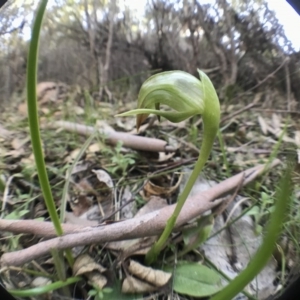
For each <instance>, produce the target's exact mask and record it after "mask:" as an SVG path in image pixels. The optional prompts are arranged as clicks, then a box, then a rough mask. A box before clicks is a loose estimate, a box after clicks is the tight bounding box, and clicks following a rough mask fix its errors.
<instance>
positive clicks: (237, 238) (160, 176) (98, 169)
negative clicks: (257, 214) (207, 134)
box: [0, 98, 300, 299]
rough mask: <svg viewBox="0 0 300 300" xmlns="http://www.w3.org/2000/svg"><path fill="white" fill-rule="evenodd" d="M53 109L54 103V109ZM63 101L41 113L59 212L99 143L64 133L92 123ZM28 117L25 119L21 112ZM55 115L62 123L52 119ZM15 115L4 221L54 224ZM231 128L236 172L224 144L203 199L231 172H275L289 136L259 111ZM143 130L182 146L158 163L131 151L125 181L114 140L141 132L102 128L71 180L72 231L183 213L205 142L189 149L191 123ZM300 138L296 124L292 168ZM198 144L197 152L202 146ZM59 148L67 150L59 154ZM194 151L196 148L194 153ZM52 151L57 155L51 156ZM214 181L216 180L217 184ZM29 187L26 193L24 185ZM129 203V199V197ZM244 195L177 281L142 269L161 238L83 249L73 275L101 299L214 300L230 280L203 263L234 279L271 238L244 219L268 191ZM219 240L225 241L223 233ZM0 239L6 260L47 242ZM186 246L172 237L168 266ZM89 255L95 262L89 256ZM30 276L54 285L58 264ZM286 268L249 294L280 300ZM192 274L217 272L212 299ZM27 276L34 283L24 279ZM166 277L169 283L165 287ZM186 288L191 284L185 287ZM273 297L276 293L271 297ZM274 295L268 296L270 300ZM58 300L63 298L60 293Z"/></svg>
mask: <svg viewBox="0 0 300 300" xmlns="http://www.w3.org/2000/svg"><path fill="white" fill-rule="evenodd" d="M64 99H65V98H64ZM51 101H52V102H53V100H51ZM57 101H58V102H57V103H59V104H57V103H56V106H55V105H54V106H53V108H51V107H50V109H48V110H41V111H40V114H41V120H42V122H43V123H42V126H41V127H42V140H43V141H44V153H45V159H46V162H47V168H48V175H49V178H50V182H51V186H52V188H53V193H54V198H55V201H56V203H57V206H59V204H60V200H61V195H62V192H61V191H62V187H63V184H64V180H65V174H66V167H68V166H69V165H70V164H72V163H73V162H74V159H75V158H76V157H77V155H78V152H79V151H80V147H81V145H82V143H83V141H84V140H85V139H86V137H85V135H88V134H90V133H88V132H90V131H87V132H86V133H84V132H82V131H81V132H78V133H77V132H76V130H74V129H73V132H68V128H65V127H64V126H61V127H60V125H63V124H62V123H61V120H68V119H71V120H74V119H72V117H76V120H77V122H78V124H80V125H85V124H87V123H86V119H85V118H86V117H87V115H86V112H85V109H84V108H82V107H80V106H78V107H79V108H80V109H79V108H78V109H77V108H74V109H73V110H69V111H68V112H67V113H66V110H65V108H64V106H67V107H69V104H68V103H65V104H64V103H63V102H59V101H60V99H57ZM46 102H47V101H45V103H46ZM54 102H55V101H54ZM41 106H43V103H41ZM74 107H75V106H74ZM95 109H97V110H99V115H101V108H99V107H96V108H95ZM108 111H109V110H107V112H108ZM20 113H21V114H22V112H20ZM52 113H53V115H51V114H52ZM227 113H228V114H230V109H229V110H227ZM6 114H7V115H6V116H5V117H6V119H7V124H6V123H3V125H1V127H0V129H1V130H0V133H1V136H0V138H2V139H3V140H4V143H1V151H0V155H1V166H0V172H1V181H2V182H3V184H4V188H5V186H6V185H8V184H9V187H10V188H9V189H8V190H7V191H8V192H7V193H8V194H7V195H6V196H5V197H6V198H7V199H9V201H6V205H5V206H4V211H2V214H3V216H4V218H8V217H9V216H12V213H13V212H14V218H16V219H19V220H22V219H28V218H29V219H36V218H42V219H43V220H46V219H47V218H48V215H47V211H46V209H45V206H44V204H43V199H42V195H41V192H40V190H39V188H38V187H39V184H38V179H37V175H36V173H35V166H34V161H33V157H32V154H31V146H30V143H29V140H28V137H27V136H28V129H27V128H26V126H25V127H24V119H22V118H19V119H18V118H16V116H15V115H12V114H11V112H9V111H7V112H6ZM107 115H108V113H107ZM46 116H47V117H46ZM49 116H51V118H54V119H52V120H51V123H52V124H54V122H55V119H56V120H57V121H58V123H57V126H56V128H59V127H60V129H59V130H58V131H55V130H54V129H52V128H50V127H49V126H48V125H49V121H48V120H49ZM12 119H14V120H15V121H14V126H11V125H10V124H12V123H11V120H12ZM149 120H150V119H149ZM59 122H60V123H59ZM226 123H227V124H222V125H226V126H225V128H224V129H223V130H222V135H223V138H224V141H225V151H226V156H227V160H228V161H227V164H226V162H224V160H223V157H222V154H221V151H222V150H221V149H220V148H219V144H218V143H217V142H216V143H215V148H214V151H213V154H212V159H211V160H210V162H209V163H208V164H207V167H206V168H205V170H204V174H203V175H204V176H205V178H206V179H203V178H202V179H200V181H199V183H197V184H196V185H195V186H194V190H193V193H195V195H197V193H201V191H203V190H205V189H207V188H213V186H214V184H215V181H222V180H223V179H224V178H226V175H225V171H226V170H227V169H228V168H230V173H232V174H235V173H237V172H240V171H243V170H244V169H245V168H248V167H251V166H253V165H256V164H259V163H266V162H268V160H269V157H270V154H271V150H272V149H273V147H274V145H276V143H278V139H279V137H280V135H281V133H282V130H284V127H285V126H286V118H284V117H283V116H282V115H279V114H276V113H273V114H271V115H270V114H269V113H265V114H264V113H262V112H261V111H260V112H258V113H256V112H255V111H253V114H246V113H243V114H242V115H237V116H235V117H234V118H232V119H230V120H228V121H227V122H226ZM6 125H7V126H6ZM144 125H145V126H146V127H145V128H147V129H145V131H144V134H146V135H147V137H155V138H156V137H159V138H161V139H163V140H165V141H166V142H167V143H166V144H167V145H170V146H171V148H170V149H172V145H174V148H173V149H172V150H173V151H170V152H164V151H160V152H157V155H156V154H155V155H154V153H153V154H150V153H148V152H147V151H141V150H131V151H133V152H134V153H135V156H134V164H133V165H132V164H127V165H125V169H124V170H125V172H121V170H120V169H113V168H111V164H112V157H117V156H118V155H119V156H118V159H119V160H125V161H126V158H127V156H128V153H129V152H128V151H127V148H126V147H124V146H123V147H122V149H121V150H120V151H121V152H119V153H117V152H116V148H115V146H110V145H109V144H107V139H106V136H105V135H106V134H109V133H114V132H116V131H118V130H122V131H131V130H132V129H133V122H132V120H131V118H118V119H117V120H114V118H113V116H112V115H111V116H108V117H106V118H105V119H104V120H101V123H99V124H98V125H96V126H97V128H102V130H103V131H104V135H102V136H101V134H99V135H98V136H97V137H96V139H95V140H94V141H93V143H92V144H91V145H90V147H89V148H88V151H86V153H85V155H84V157H83V158H82V160H81V161H80V162H79V163H78V164H77V165H76V166H75V171H74V172H73V174H71V177H72V179H71V185H70V189H69V192H68V193H69V200H68V203H67V206H66V213H67V214H66V220H65V221H67V222H69V223H70V224H74V223H75V224H82V226H99V224H108V223H109V222H119V221H121V220H122V219H124V218H132V217H134V218H137V217H140V216H143V215H146V214H147V213H151V212H153V211H157V210H159V209H161V208H163V207H166V206H167V205H168V204H171V203H174V201H175V200H176V197H177V195H178V193H179V191H180V190H182V185H183V182H184V179H183V178H184V177H185V176H188V175H189V173H190V169H189V168H187V167H184V166H185V165H186V164H191V163H192V162H193V158H194V157H195V152H193V149H192V148H193V146H192V145H194V147H195V148H198V147H199V145H200V143H201V139H200V138H201V136H199V134H198V136H197V139H196V141H192V140H191V141H189V140H188V139H189V137H192V136H191V135H190V133H191V127H190V125H189V123H188V122H184V123H182V124H181V123H179V124H172V123H170V122H167V121H163V122H162V123H161V124H160V123H158V122H156V121H155V122H152V124H151V125H148V123H147V122H146V123H145V124H144ZM99 126H100V127H99ZM147 126H148V127H147ZM6 127H7V128H6ZM200 127H201V124H198V127H197V129H198V132H201V131H200V130H199V129H200ZM103 128H105V129H103ZM142 131H143V127H142ZM299 136H300V134H299V131H298V130H297V126H295V124H294V123H293V121H290V123H289V124H288V129H287V132H286V134H285V135H284V136H283V142H282V144H281V145H280V147H279V151H278V153H276V156H277V157H278V158H281V159H282V160H284V158H285V157H286V155H287V153H288V152H292V151H295V153H297V151H298V152H299V150H298V149H297V148H298V147H299V144H300V142H299V140H300V138H299ZM195 142H196V144H193V143H195ZM166 144H165V145H166ZM55 145H63V146H58V147H57V148H56V147H55ZM188 145H191V147H189V146H188ZM105 149H111V150H110V152H106V151H105ZM133 149H134V147H133ZM186 149H187V150H186ZM50 150H51V151H53V152H50ZM148 150H150V151H151V150H153V149H148ZM174 150H176V151H174ZM298 156H299V154H298ZM114 164H117V162H114ZM298 164H299V161H298ZM15 166H17V167H15ZM108 169H110V170H113V172H108V171H107V170H108ZM295 172H296V174H295V176H297V174H298V173H297V169H296V171H295ZM279 173H280V171H279V170H278V168H277V169H271V170H270V171H268V175H267V176H265V178H264V186H263V188H264V189H266V190H267V191H268V192H269V193H272V190H274V187H275V186H276V184H275V185H274V183H275V182H276V181H277V180H278V178H279ZM11 176H13V177H11ZM9 178H12V179H10V180H11V182H9V181H8V180H9ZM210 178H211V179H213V180H209V179H210ZM296 178H297V177H296ZM21 180H22V184H20V182H21ZM203 184H204V186H203ZM296 188H297V186H296ZM298 189H299V188H298ZM3 192H4V189H3V190H1V193H0V197H1V199H2V200H3V199H4V198H3V197H4V194H3ZM126 193H127V196H126V197H123V195H125V194H126ZM240 193H241V194H243V195H246V196H247V198H248V199H247V201H241V199H242V198H241V196H236V197H235V199H234V201H233V202H232V203H231V204H230V205H229V206H228V207H227V208H226V209H225V212H224V214H221V215H219V216H218V217H216V218H215V221H214V227H213V230H212V231H211V234H210V235H211V236H212V237H211V238H209V239H208V241H207V242H205V243H204V244H202V245H199V247H197V248H196V249H194V250H192V251H190V252H188V253H186V254H185V255H184V256H183V257H182V258H180V260H182V262H180V261H178V262H177V263H176V261H173V262H171V263H170V262H169V263H167V264H166V268H167V267H168V266H169V267H170V266H171V269H169V270H171V271H170V272H167V273H165V272H164V271H162V268H158V269H156V268H150V267H147V266H145V265H144V264H143V256H144V255H145V253H146V251H147V250H148V249H149V248H150V247H151V245H152V243H153V242H154V241H155V239H156V237H155V236H154V237H147V238H137V239H131V240H126V241H114V242H110V243H106V244H104V245H93V246H92V247H91V246H90V247H88V248H87V247H81V248H80V249H79V252H78V256H77V258H76V260H75V261H76V262H77V266H78V265H79V267H78V269H77V270H76V271H73V272H74V275H81V276H84V277H85V278H86V280H87V282H88V284H89V285H90V286H93V287H96V288H98V289H100V290H101V289H103V288H106V287H114V286H116V284H117V283H118V282H119V281H121V282H122V287H121V286H119V289H120V291H123V292H126V293H127V292H129V293H138V294H144V295H149V293H150V294H151V293H156V292H158V293H160V294H164V295H166V296H167V295H169V294H170V291H171V290H172V289H174V291H175V292H177V293H179V295H190V296H204V295H211V294H213V293H215V292H216V291H217V290H218V289H220V287H222V286H224V285H225V284H226V280H224V279H222V278H221V277H222V276H220V275H218V273H217V272H216V271H213V268H210V267H208V266H205V260H204V261H203V258H204V257H205V259H209V260H210V261H211V263H213V264H214V265H215V266H216V267H217V268H218V269H219V270H221V271H222V272H223V273H225V274H227V275H228V276H229V277H231V278H233V277H235V276H236V275H237V274H238V273H239V271H240V270H241V269H243V268H244V267H245V266H246V265H247V263H248V262H249V259H250V257H251V256H252V255H253V254H254V253H255V252H256V250H257V248H258V247H259V245H260V243H261V239H262V235H261V234H259V235H257V234H256V233H255V224H254V219H253V217H252V216H251V215H247V214H245V213H244V211H245V209H246V208H248V207H249V206H251V205H252V204H253V201H256V200H257V201H259V197H260V194H259V193H260V190H258V191H255V189H254V190H253V188H247V187H245V188H243V190H242V191H240ZM257 198H258V199H257ZM122 199H123V200H122ZM124 199H125V200H124ZM132 199H133V201H132ZM249 199H250V200H249ZM128 207H131V208H130V210H129V212H128V211H127V212H126V213H125V211H126V209H128ZM268 208H270V206H268V207H267V209H268ZM208 213H209V212H208ZM226 216H227V217H226ZM228 216H230V218H229V219H227V218H228ZM236 218H238V220H236V221H234V223H233V224H232V225H231V226H229V227H226V225H228V223H230V222H231V221H232V220H234V219H236ZM195 221H196V220H191V221H190V224H185V226H193V225H195V224H196V223H197V222H195ZM266 221H267V219H266V218H265V217H262V218H261V219H260V222H261V225H263V224H264V223H265V222H266ZM103 222H104V223H103ZM221 229H222V230H221ZM219 230H221V231H220V232H218V231H219ZM1 236H2V238H4V244H2V250H3V251H5V252H8V251H14V250H16V249H17V248H18V247H24V248H26V247H29V246H30V245H32V244H34V243H37V242H39V241H40V238H38V237H32V238H28V237H29V236H28V235H27V236H26V235H21V236H19V237H18V236H16V235H15V236H14V235H12V234H8V233H2V234H1ZM8 237H10V238H13V239H15V243H12V242H8V241H9V240H8ZM182 240H183V238H182V236H181V235H180V229H177V230H176V232H175V233H174V235H173V237H172V241H173V242H172V241H170V242H171V244H172V245H171V244H170V245H169V247H167V248H166V249H165V251H164V254H163V256H162V258H163V257H168V256H169V257H172V256H173V255H174V254H175V255H176V253H177V251H180V249H182V247H183V241H182ZM176 249H177V250H176ZM293 249H294V246H293V245H292V246H290V250H289V252H287V253H285V256H286V261H288V265H287V269H286V272H288V270H289V266H292V265H296V264H297V263H298V258H297V256H295V255H292V254H295V252H293V251H292V250H293ZM87 250H88V254H87V253H86V251H87ZM99 251H100V252H99ZM178 253H179V252H178ZM199 255H200V256H199ZM161 262H163V260H162V261H161ZM80 265H82V267H80ZM29 266H30V268H31V269H32V270H38V269H39V266H40V267H41V268H43V269H44V271H45V272H46V274H47V275H50V274H51V272H52V269H53V265H52V263H51V261H49V262H47V263H45V258H43V259H40V260H37V261H36V263H35V264H33V265H29ZM75 266H76V264H75V265H74V267H75ZM281 266H282V260H280V259H277V258H275V257H274V258H273V259H271V261H270V262H269V264H268V265H267V266H266V267H265V269H264V270H263V271H262V273H261V274H260V275H259V276H258V277H257V278H256V279H255V280H254V281H253V282H252V283H251V284H250V285H249V286H248V287H247V291H248V292H249V293H250V294H252V295H254V296H255V297H257V299H263V298H262V297H263V296H261V295H263V294H264V297H267V296H269V295H270V294H272V293H274V292H275V290H276V289H277V288H278V286H279V285H278V284H276V278H277V273H278V271H279V269H280V268H281ZM185 268H186V271H185ZM193 268H195V269H196V270H197V271H195V272H196V273H195V276H194V277H193V278H194V279H195V285H197V286H199V284H200V283H199V281H201V280H200V278H201V274H202V275H203V274H205V278H208V279H209V276H208V274H210V273H209V272H213V273H212V274H214V275H212V279H211V280H208V281H209V282H207V284H208V287H207V289H204V290H202V291H197V289H196V290H194V292H193V293H192V292H191V291H188V290H186V288H185V287H189V289H192V287H191V286H189V284H190V285H192V284H193V279H190V280H189V279H188V277H186V275H184V274H185V272H187V274H188V273H190V272H192V270H193ZM205 268H206V269H207V270H206V269H205ZM181 269H183V271H181ZM198 269H199V270H198ZM200 270H201V271H200ZM22 272H25V273H26V271H25V270H23V271H22ZM197 272H199V274H198V273H197ZM172 274H173V275H172ZM112 275H113V276H112ZM13 276H14V272H13V268H12V269H10V268H8V269H6V271H5V272H4V273H3V277H4V280H5V281H6V282H7V283H9V284H10V286H11V287H12V288H13V287H15V288H18V287H20V286H17V285H15V284H14V282H13V280H12V278H13ZM26 276H27V279H29V278H31V280H27V282H26V283H24V285H23V287H27V288H28V287H30V286H31V287H33V286H37V285H39V284H41V283H40V282H43V281H40V280H42V278H51V280H52V281H53V280H55V277H53V276H52V275H51V276H50V277H49V276H48V277H43V276H41V277H38V276H36V277H34V276H31V275H29V274H28V275H26ZM160 276H163V278H165V279H161V277H160ZM171 276H173V278H171ZM214 276H215V277H214ZM114 278H115V279H114ZM149 278H150V279H149ZM153 278H154V279H153ZM157 278H159V280H157ZM176 278H177V279H176ZM183 282H185V283H184V284H183ZM187 282H188V283H187ZM42 284H46V283H42ZM270 287H272V288H271V289H270ZM266 290H268V291H267V292H266ZM76 293H77V294H78V295H80V289H77V290H76ZM153 295H154V294H153ZM49 296H50V295H49ZM51 297H55V292H54V293H53V294H52V296H51ZM239 297H240V298H239V299H241V297H242V296H241V295H239ZM53 299H54V298H53Z"/></svg>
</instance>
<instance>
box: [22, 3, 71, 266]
mask: <svg viewBox="0 0 300 300" xmlns="http://www.w3.org/2000/svg"><path fill="white" fill-rule="evenodd" d="M47 2H48V1H47V0H41V2H40V5H39V7H38V9H37V14H36V18H35V20H34V24H33V28H32V36H31V41H30V45H29V53H28V67H27V106H28V122H29V129H30V137H31V143H32V150H33V154H34V159H35V164H36V168H37V173H38V177H39V181H40V185H41V189H42V193H43V196H44V199H45V203H46V207H47V210H48V213H49V215H50V218H51V221H52V222H53V225H54V228H55V231H56V234H57V235H62V234H63V230H62V226H61V223H60V220H59V217H58V214H57V211H56V207H55V202H54V199H53V196H52V192H51V187H50V183H49V179H48V175H47V170H46V166H45V161H44V155H43V150H42V143H41V136H40V127H39V121H38V109H37V95H36V85H37V71H38V70H37V60H38V48H39V36H40V31H41V26H42V21H43V16H44V13H45V10H46V6H47ZM66 253H67V258H68V261H69V263H70V264H72V262H73V259H72V256H71V252H70V251H67V252H66Z"/></svg>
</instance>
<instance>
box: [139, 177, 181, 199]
mask: <svg viewBox="0 0 300 300" xmlns="http://www.w3.org/2000/svg"><path fill="white" fill-rule="evenodd" d="M181 179H182V174H180V176H179V178H178V180H177V182H176V184H175V185H173V186H169V182H170V181H171V180H170V178H169V176H166V175H161V176H159V177H155V178H152V179H150V180H148V181H147V182H146V184H145V185H144V196H145V197H146V198H149V197H150V196H161V197H164V196H166V197H168V196H170V195H172V194H173V193H174V192H175V191H176V190H177V189H178V187H179V185H180V182H181ZM158 183H159V184H160V185H158Z"/></svg>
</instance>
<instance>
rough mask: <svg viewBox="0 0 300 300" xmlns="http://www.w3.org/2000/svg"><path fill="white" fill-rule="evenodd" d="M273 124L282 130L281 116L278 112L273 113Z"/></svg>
mask: <svg viewBox="0 0 300 300" xmlns="http://www.w3.org/2000/svg"><path fill="white" fill-rule="evenodd" d="M272 126H273V128H274V129H276V130H280V128H281V118H280V116H279V115H277V114H272Z"/></svg>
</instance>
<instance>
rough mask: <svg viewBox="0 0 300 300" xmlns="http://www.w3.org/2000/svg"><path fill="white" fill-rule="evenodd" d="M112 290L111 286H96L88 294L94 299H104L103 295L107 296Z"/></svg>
mask: <svg viewBox="0 0 300 300" xmlns="http://www.w3.org/2000/svg"><path fill="white" fill-rule="evenodd" d="M112 292H113V290H112V289H111V288H103V289H102V290H99V289H98V288H96V287H94V288H93V289H92V290H90V291H89V293H88V295H89V296H93V297H94V299H95V300H102V299H104V297H105V295H107V296H109V294H111V293H112Z"/></svg>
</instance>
